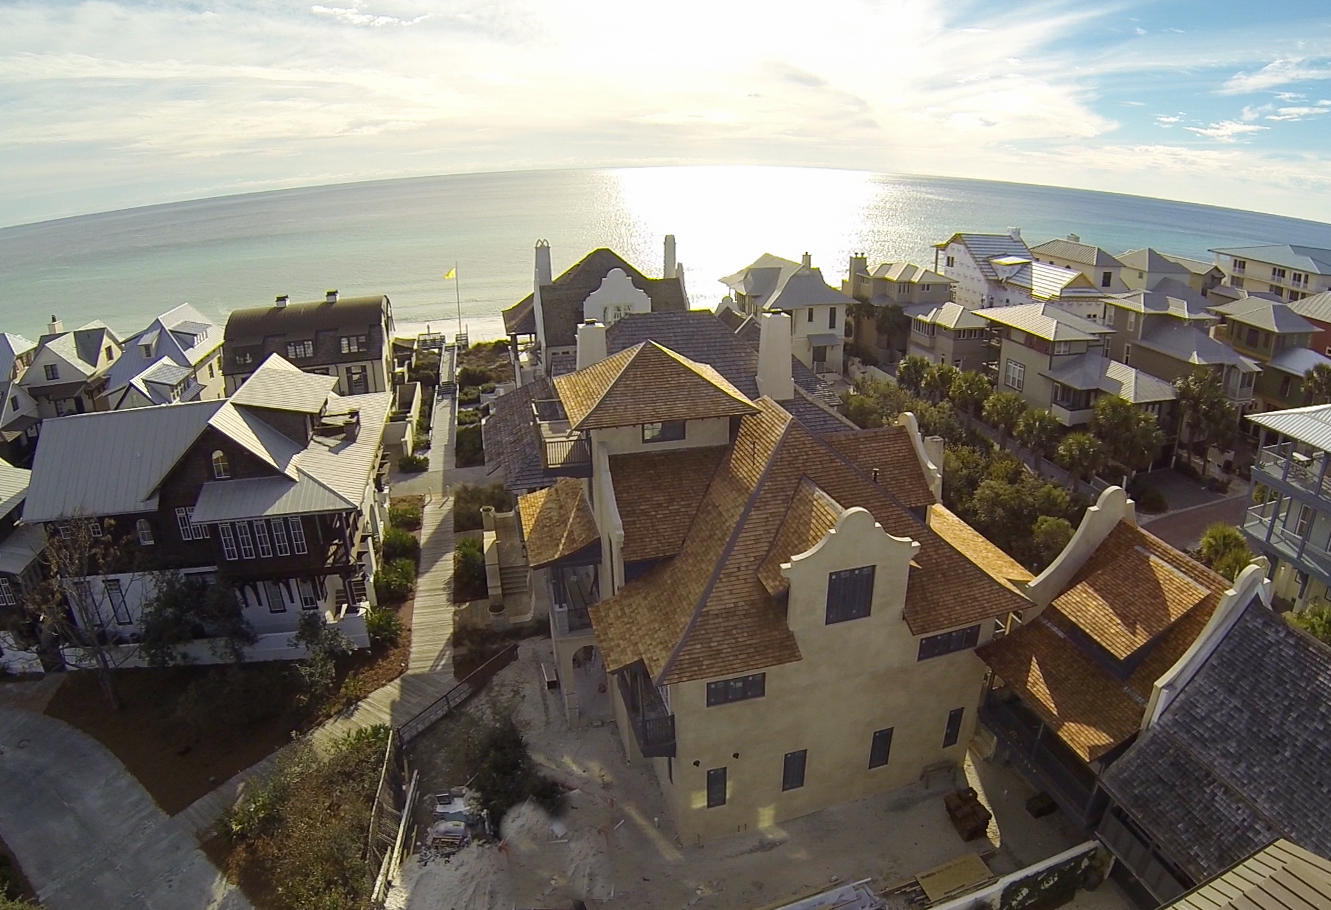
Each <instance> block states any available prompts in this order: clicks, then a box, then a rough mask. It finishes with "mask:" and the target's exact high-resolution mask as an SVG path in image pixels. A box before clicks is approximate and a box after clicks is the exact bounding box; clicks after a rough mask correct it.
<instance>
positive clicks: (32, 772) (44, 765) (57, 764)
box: [0, 707, 250, 910]
mask: <svg viewBox="0 0 1331 910" xmlns="http://www.w3.org/2000/svg"><path fill="white" fill-rule="evenodd" d="M0 781H3V784H0V835H3V836H4V840H5V843H7V844H8V845H9V848H10V849H11V850H13V851H14V854H15V855H16V856H17V857H18V861H19V864H20V866H21V867H22V868H23V872H24V874H25V875H27V877H28V880H29V881H30V882H31V883H32V886H33V888H35V889H36V891H37V897H38V898H39V899H40V900H41V903H42V906H43V907H45V908H48V910H65V908H69V910H86V908H88V907H98V908H108V910H109V908H121V907H123V908H127V910H128V908H136V910H138V908H144V910H195V908H199V910H202V908H219V910H249V908H250V903H249V901H248V900H246V899H245V897H244V895H242V894H241V893H240V892H239V891H237V890H236V889H234V888H233V887H231V885H229V884H228V883H227V881H226V880H225V879H224V878H223V877H222V875H221V873H220V872H218V871H217V868H216V867H215V866H213V864H212V863H211V862H209V860H208V858H207V857H206V856H204V855H203V853H202V851H200V850H199V848H198V846H197V843H196V841H195V840H194V834H193V832H191V831H190V830H188V828H187V827H186V826H185V825H183V824H182V823H179V822H176V821H174V820H173V819H171V818H168V817H167V816H166V815H165V814H164V813H163V812H162V810H161V809H159V808H158V807H157V804H156V803H155V802H153V800H152V797H150V796H149V795H148V794H147V792H146V791H145V790H144V789H143V787H141V786H140V785H139V782H138V781H137V780H135V779H134V777H133V776H132V775H131V774H130V773H129V772H128V771H126V770H125V767H124V766H123V765H122V764H121V763H120V761H119V760H118V759H117V758H116V757H115V756H114V755H112V754H111V753H110V752H109V751H107V749H106V748H105V747H103V746H102V744H101V743H99V742H97V741H96V740H95V739H93V738H92V737H90V736H87V735H86V734H84V733H81V732H79V731H78V730H76V729H74V728H73V727H71V726H69V725H68V724H66V723H64V722H63V721H59V720H56V719H54V718H51V717H47V716H46V715H44V714H37V713H34V712H31V711H23V710H19V709H16V708H9V707H0Z"/></svg>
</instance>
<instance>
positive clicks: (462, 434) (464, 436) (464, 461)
mask: <svg viewBox="0 0 1331 910" xmlns="http://www.w3.org/2000/svg"><path fill="white" fill-rule="evenodd" d="M457 463H458V467H459V468H473V467H476V466H477V465H483V464H485V443H484V442H483V441H482V439H481V428H480V427H479V426H471V427H458V441H457Z"/></svg>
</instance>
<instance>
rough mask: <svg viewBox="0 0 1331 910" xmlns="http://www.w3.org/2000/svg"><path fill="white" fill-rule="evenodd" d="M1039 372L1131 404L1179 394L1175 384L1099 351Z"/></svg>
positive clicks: (1072, 386) (1172, 398)
mask: <svg viewBox="0 0 1331 910" xmlns="http://www.w3.org/2000/svg"><path fill="white" fill-rule="evenodd" d="M1041 375H1043V376H1047V377H1048V378H1050V379H1052V380H1054V382H1057V383H1060V384H1062V385H1065V386H1068V387H1069V388H1073V389H1083V390H1085V389H1099V390H1100V391H1101V392H1104V393H1106V394H1108V395H1114V396H1117V397H1118V398H1122V399H1123V400H1124V401H1127V402H1129V403H1130V404H1149V403H1151V402H1156V401H1173V400H1174V399H1175V398H1177V397H1178V396H1177V395H1176V394H1175V392H1174V387H1173V386H1172V385H1170V384H1169V383H1167V382H1165V381H1164V380H1163V379H1157V378H1156V377H1155V376H1152V375H1151V374H1150V373H1146V372H1144V371H1142V370H1138V369H1136V368H1135V367H1130V366H1128V365H1127V364H1126V363H1120V362H1119V361H1117V360H1110V359H1109V358H1108V357H1102V356H1100V355H1099V354H1082V355H1081V356H1079V357H1073V358H1070V360H1069V362H1067V363H1063V364H1060V365H1059V367H1058V368H1057V369H1053V370H1049V371H1047V372H1043V373H1042V374H1041Z"/></svg>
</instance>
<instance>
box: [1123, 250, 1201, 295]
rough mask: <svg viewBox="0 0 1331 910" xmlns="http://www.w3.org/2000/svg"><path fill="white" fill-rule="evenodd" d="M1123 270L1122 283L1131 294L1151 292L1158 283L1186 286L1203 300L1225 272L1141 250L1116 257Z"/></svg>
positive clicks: (1198, 261)
mask: <svg viewBox="0 0 1331 910" xmlns="http://www.w3.org/2000/svg"><path fill="white" fill-rule="evenodd" d="M1118 261H1119V262H1120V263H1121V264H1122V266H1123V268H1122V270H1121V271H1120V273H1119V274H1120V275H1121V276H1122V278H1123V283H1124V284H1126V285H1127V286H1128V288H1130V289H1131V290H1134V291H1153V290H1155V289H1156V286H1157V285H1158V284H1160V282H1161V281H1165V280H1169V281H1175V282H1178V283H1179V284H1183V285H1187V286H1188V287H1190V288H1191V289H1192V290H1193V291H1195V292H1196V293H1198V294H1201V295H1202V296H1203V297H1205V296H1207V294H1208V293H1209V292H1210V291H1211V290H1212V289H1214V288H1216V287H1219V285H1220V283H1221V281H1222V280H1223V279H1224V272H1222V271H1221V270H1220V267H1219V266H1217V265H1215V264H1214V263H1211V262H1203V261H1202V260H1200V259H1189V258H1188V257H1186V256H1175V255H1173V254H1172V253H1162V252H1160V251H1159V250H1154V249H1151V248H1150V247H1144V248H1142V249H1140V250H1129V251H1128V252H1126V253H1123V254H1122V255H1120V256H1119V257H1118Z"/></svg>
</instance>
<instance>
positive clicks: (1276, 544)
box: [1241, 404, 1331, 610]
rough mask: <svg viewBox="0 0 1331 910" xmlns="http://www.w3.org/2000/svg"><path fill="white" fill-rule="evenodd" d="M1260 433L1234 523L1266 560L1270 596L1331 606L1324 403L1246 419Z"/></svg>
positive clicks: (1329, 431)
mask: <svg viewBox="0 0 1331 910" xmlns="http://www.w3.org/2000/svg"><path fill="white" fill-rule="evenodd" d="M1248 420H1249V422H1251V423H1252V424H1253V425H1254V426H1255V427H1257V428H1258V429H1259V437H1258V449H1257V458H1256V459H1255V460H1254V461H1253V465H1252V502H1253V505H1250V506H1249V507H1248V512H1247V514H1246V515H1245V516H1244V519H1243V523H1242V525H1241V527H1242V530H1243V533H1244V536H1246V537H1247V538H1248V542H1249V543H1250V544H1251V545H1252V547H1253V550H1254V551H1255V552H1257V553H1260V554H1262V555H1264V556H1266V558H1267V559H1268V560H1270V562H1271V578H1272V579H1273V580H1274V582H1275V596H1276V598H1278V600H1279V601H1280V602H1281V604H1282V605H1292V606H1293V607H1294V609H1296V610H1303V609H1305V608H1307V607H1309V606H1313V605H1326V604H1327V603H1328V602H1331V595H1328V593H1327V591H1328V588H1331V474H1328V472H1327V467H1328V465H1329V464H1331V459H1328V452H1331V405H1325V404H1322V405H1312V406H1310V407H1302V408H1291V409H1288V410H1284V411H1267V412H1266V413H1264V414H1251V415H1249V416H1248Z"/></svg>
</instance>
